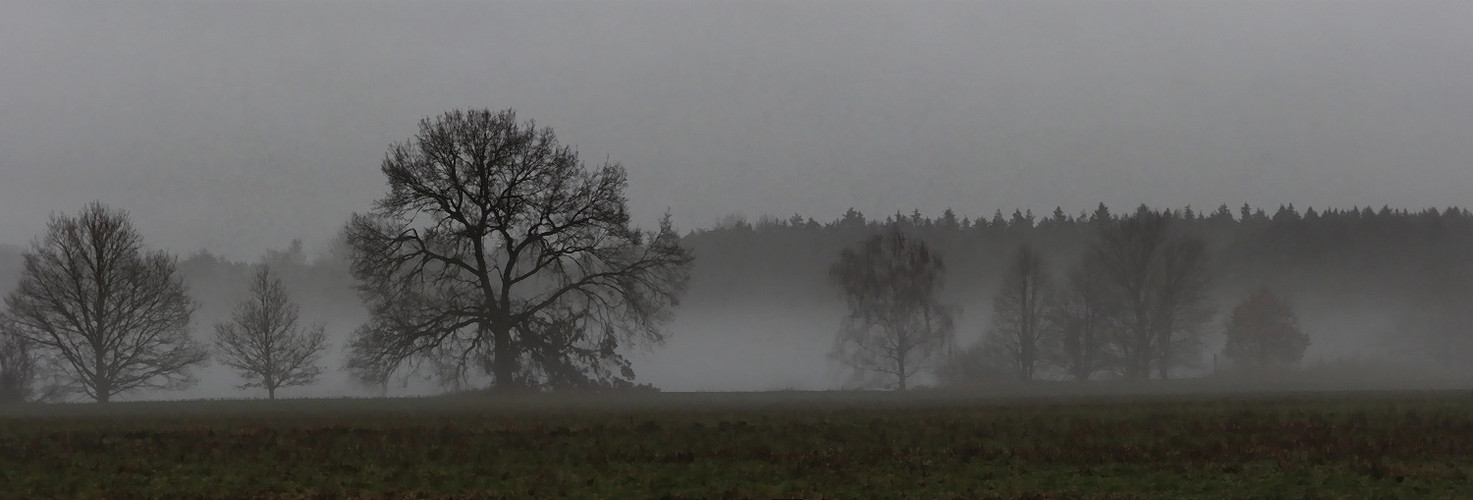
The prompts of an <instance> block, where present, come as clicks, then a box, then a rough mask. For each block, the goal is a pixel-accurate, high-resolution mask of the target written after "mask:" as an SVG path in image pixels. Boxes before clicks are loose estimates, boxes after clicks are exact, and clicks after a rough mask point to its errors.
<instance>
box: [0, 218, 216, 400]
mask: <svg viewBox="0 0 1473 500" xmlns="http://www.w3.org/2000/svg"><path fill="white" fill-rule="evenodd" d="M5 304H6V306H8V307H9V313H8V315H7V316H8V318H9V319H10V321H11V324H12V325H13V327H14V328H15V331H16V333H17V335H19V336H20V337H22V338H24V339H25V340H26V341H27V342H28V343H29V344H30V347H32V348H34V349H36V350H37V351H38V352H39V354H40V355H41V356H43V357H45V358H48V359H52V360H54V361H55V363H54V364H55V365H56V366H57V367H58V369H59V370H60V373H59V376H61V377H62V378H64V379H66V380H68V382H69V384H70V385H74V386H76V387H77V388H79V389H80V390H81V391H82V392H84V393H86V394H87V395H88V396H89V397H91V398H93V399H95V400H96V401H98V402H104V403H105V402H107V401H109V400H110V399H112V397H113V396H116V395H118V394H122V393H126V392H130V391H135V390H143V389H178V388H183V387H186V386H188V385H190V384H192V383H193V382H194V378H193V377H192V376H190V373H189V368H190V367H192V366H194V365H197V364H200V363H203V362H205V361H206V360H208V359H209V353H208V352H207V351H206V349H205V348H204V346H202V345H200V344H199V343H198V342H196V341H194V340H193V339H191V338H190V336H189V321H190V316H191V315H192V314H193V313H194V308H195V304H194V301H193V300H191V299H190V298H189V295H188V294H187V293H185V288H184V283H183V281H182V280H181V278H180V276H179V273H178V272H177V269H176V265H175V259H174V257H172V256H170V255H168V254H167V253H164V252H161V251H160V252H151V253H145V252H144V251H143V248H142V237H141V236H140V235H139V234H138V231H137V230H135V229H134V228H133V224H132V222H130V221H129V220H128V214H127V213H126V212H122V211H118V210H112V209H109V208H107V207H106V206H103V205H102V204H100V203H92V204H90V205H88V206H87V208H86V209H85V210H83V211H82V213H81V214H79V215H78V216H77V217H66V216H53V217H52V219H51V222H50V224H48V225H47V232H46V235H45V236H44V237H42V238H40V239H38V240H36V241H35V242H34V243H32V244H31V249H30V251H28V252H26V253H25V269H24V270H23V271H22V275H21V281H20V284H19V285H18V286H17V287H16V289H15V291H13V292H11V293H10V295H8V296H7V297H6V298H5Z"/></svg>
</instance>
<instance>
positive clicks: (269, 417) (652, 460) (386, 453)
mask: <svg viewBox="0 0 1473 500" xmlns="http://www.w3.org/2000/svg"><path fill="white" fill-rule="evenodd" d="M1470 475H1473V393H1469V392H1464V391H1420V392H1414V391H1378V392H1370V391H1363V392H1334V393H1328V392H1303V393H1277V394H1232V393H1220V394H1211V395H1181V394H1154V395H1152V394H1146V395H1142V394H1136V395H1118V394H1116V395H1094V396H1091V395H1077V394H1075V395H1055V396H1032V397H1006V396H978V395H973V394H967V393H954V392H940V391H915V392H912V393H906V394H895V393H877V392H770V393H649V394H597V395H578V396H557V397H553V396H537V395H523V396H515V397H507V396H501V397H489V396H484V395H461V396H453V397H438V398H423V399H382V400H373V399H330V400H283V401H186V402H140V403H110V404H107V405H47V406H24V407H13V408H4V409H0V496H3V497H7V498H22V497H24V498H38V497H109V498H132V497H236V498H240V497H245V498H251V497H273V498H279V497H287V498H292V497H299V498H317V497H337V498H341V497H367V498H413V497H419V498H431V497H433V498H444V497H465V498H1469V497H1473V478H1470Z"/></svg>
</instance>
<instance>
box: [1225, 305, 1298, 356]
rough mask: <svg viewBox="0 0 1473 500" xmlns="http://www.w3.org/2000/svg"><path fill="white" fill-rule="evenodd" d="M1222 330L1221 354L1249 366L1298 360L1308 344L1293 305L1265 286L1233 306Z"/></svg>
mask: <svg viewBox="0 0 1473 500" xmlns="http://www.w3.org/2000/svg"><path fill="white" fill-rule="evenodd" d="M1223 332H1224V334H1225V335H1226V336H1227V344H1226V345H1224V346H1223V350H1222V354H1223V357H1225V358H1227V359H1228V360H1229V361H1230V362H1232V363H1233V365H1234V366H1237V367H1240V368H1245V369H1249V370H1255V369H1262V368H1267V367H1274V366H1288V365H1294V364H1298V363H1299V360H1300V359H1301V358H1303V357H1304V350H1305V349H1306V348H1308V347H1309V336H1308V335H1305V334H1304V332H1303V331H1302V330H1300V329H1299V318H1298V317H1297V316H1296V315H1295V314H1294V309H1293V308H1292V307H1290V306H1289V304H1288V303H1287V302H1285V301H1284V300H1283V299H1281V298H1279V296H1278V295H1276V294H1274V292H1273V291H1272V290H1269V289H1268V288H1261V289H1259V290H1258V291H1257V292H1254V293H1253V294H1252V295H1249V296H1248V298H1246V299H1243V302H1241V303H1239V304H1238V305H1237V307H1234V308H1233V313H1232V316H1230V317H1228V320H1227V324H1226V326H1225V328H1224V329H1223Z"/></svg>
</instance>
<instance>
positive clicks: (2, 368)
mask: <svg viewBox="0 0 1473 500" xmlns="http://www.w3.org/2000/svg"><path fill="white" fill-rule="evenodd" d="M49 361H50V360H48V359H44V358H42V357H41V356H40V353H39V352H37V350H36V349H34V348H32V347H31V343H30V341H28V340H26V339H25V338H24V337H21V336H20V335H19V334H17V332H16V330H15V328H14V327H13V326H12V325H11V324H10V323H9V322H8V320H6V319H5V317H4V316H0V405H4V404H13V403H26V402H49V401H56V400H59V399H61V398H63V397H65V396H66V394H67V389H68V387H67V385H66V383H65V382H64V381H62V380H58V379H57V377H56V370H55V369H54V367H53V366H52V364H51V363H50V362H49Z"/></svg>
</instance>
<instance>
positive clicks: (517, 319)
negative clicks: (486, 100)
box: [345, 110, 691, 388]
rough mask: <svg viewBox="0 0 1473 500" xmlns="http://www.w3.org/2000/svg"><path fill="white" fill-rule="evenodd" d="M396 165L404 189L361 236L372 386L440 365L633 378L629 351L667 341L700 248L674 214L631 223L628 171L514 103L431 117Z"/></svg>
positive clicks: (357, 270) (352, 235)
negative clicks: (591, 154)
mask: <svg viewBox="0 0 1473 500" xmlns="http://www.w3.org/2000/svg"><path fill="white" fill-rule="evenodd" d="M382 170H383V173H384V176H385V177H386V178H387V180H388V185H389V192H388V194H387V195H386V196H384V197H383V198H382V199H380V200H378V202H377V203H376V204H375V205H374V209H373V210H372V211H371V212H369V213H366V214H355V215H353V217H352V219H351V220H350V221H349V223H348V225H347V227H346V230H345V231H346V236H347V241H348V243H349V244H350V246H351V247H352V248H353V264H352V271H353V275H354V277H355V278H356V279H357V281H358V288H359V291H360V294H361V295H362V297H363V298H364V300H365V302H366V304H367V305H368V308H369V311H370V312H371V315H372V316H371V319H370V321H369V322H368V323H367V324H366V325H364V326H362V327H360V328H359V329H358V330H356V331H355V332H354V333H353V336H352V340H351V341H350V346H349V349H350V351H351V352H350V360H349V368H350V369H351V370H352V371H353V372H354V373H355V374H356V375H357V376H358V377H359V378H360V379H361V380H363V381H365V382H369V383H375V384H379V383H383V382H385V381H386V380H388V378H389V377H390V376H391V375H392V374H393V373H394V372H395V371H396V370H399V369H401V368H404V367H407V368H408V369H410V370H414V369H418V368H421V367H428V368H430V369H433V370H434V371H435V373H437V374H438V375H439V376H440V377H441V380H442V382H447V383H460V382H462V381H465V380H468V379H469V377H470V376H472V375H474V371H475V370H477V369H480V370H484V371H485V372H486V373H488V374H489V375H490V376H491V378H492V384H493V387H497V388H515V387H527V386H539V387H545V386H553V385H564V384H562V382H566V381H567V378H568V377H567V376H568V375H569V373H570V372H576V373H581V374H584V375H587V376H586V377H582V380H583V381H584V382H590V381H600V380H601V381H603V382H607V383H609V384H614V385H619V384H623V383H627V382H629V380H630V378H632V373H631V372H630V371H629V370H628V367H627V364H624V363H623V358H622V357H621V356H620V355H619V354H618V353H617V352H616V351H617V349H618V348H619V347H621V346H624V345H626V344H629V343H632V342H646V343H659V342H662V341H663V340H664V338H665V333H664V332H663V331H662V326H663V325H664V324H665V323H666V322H667V321H668V320H669V319H670V317H671V314H672V310H673V307H675V306H676V305H677V304H678V299H679V297H680V295H681V293H683V291H684V289H685V286H686V282H687V280H688V279H689V266H690V262H691V256H690V253H689V252H688V251H687V250H686V249H684V248H683V247H681V245H680V241H679V236H678V235H677V234H676V232H675V229H674V228H673V227H672V226H671V224H670V217H669V215H668V214H667V215H666V216H665V218H664V219H663V220H662V221H661V222H660V227H659V229H658V230H657V231H653V232H648V231H641V230H639V229H636V228H634V227H631V225H630V216H629V210H628V206H627V205H628V203H627V201H626V200H625V198H624V189H625V186H626V184H627V181H626V174H625V170H624V167H622V166H620V165H618V164H616V163H604V164H603V165H601V166H598V167H596V168H591V169H590V168H587V167H586V166H585V165H584V163H583V162H582V161H581V160H580V159H579V158H578V154H577V152H576V151H574V150H573V149H572V148H569V147H566V146H562V145H559V144H558V141H557V137H556V136H555V135H554V134H553V131H552V130H551V129H547V128H538V127H537V126H536V125H535V124H534V123H532V122H526V123H518V122H517V121H516V114H515V112H513V111H511V110H506V111H501V112H493V111H489V110H471V111H452V112H449V113H445V114H442V115H440V116H438V117H435V118H433V119H430V118H427V119H425V120H422V121H421V122H420V126H419V133H418V134H416V135H415V136H414V137H412V138H410V139H409V140H408V141H406V142H404V143H401V144H397V145H394V146H393V147H391V148H390V149H389V151H388V153H387V154H386V155H385V158H384V161H383V166H382ZM611 367H612V368H613V369H612V370H611ZM554 373H555V374H556V375H554ZM609 374H612V375H614V376H612V377H603V376H601V375H609Z"/></svg>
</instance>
